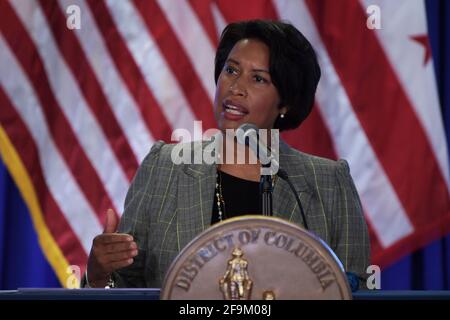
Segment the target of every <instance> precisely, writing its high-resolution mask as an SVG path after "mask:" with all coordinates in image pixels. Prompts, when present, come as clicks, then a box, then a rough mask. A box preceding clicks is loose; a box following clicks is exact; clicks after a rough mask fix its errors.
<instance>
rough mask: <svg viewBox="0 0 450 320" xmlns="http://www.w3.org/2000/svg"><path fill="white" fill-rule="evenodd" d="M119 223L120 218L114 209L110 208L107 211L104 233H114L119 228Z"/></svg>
mask: <svg viewBox="0 0 450 320" xmlns="http://www.w3.org/2000/svg"><path fill="white" fill-rule="evenodd" d="M118 224H119V219H118V218H117V215H116V213H115V212H114V210H113V209H108V211H106V222H105V228H104V230H103V233H114V232H116V230H117V225H118Z"/></svg>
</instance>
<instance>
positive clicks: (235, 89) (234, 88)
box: [230, 79, 247, 97]
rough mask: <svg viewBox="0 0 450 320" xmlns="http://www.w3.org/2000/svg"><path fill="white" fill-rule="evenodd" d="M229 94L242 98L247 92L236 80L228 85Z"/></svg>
mask: <svg viewBox="0 0 450 320" xmlns="http://www.w3.org/2000/svg"><path fill="white" fill-rule="evenodd" d="M230 92H231V93H232V94H233V95H234V96H243V97H246V96H247V90H246V89H245V86H243V85H242V83H240V81H239V79H236V80H235V81H233V83H232V84H231V85H230Z"/></svg>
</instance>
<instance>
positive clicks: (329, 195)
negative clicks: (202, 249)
mask: <svg viewBox="0 0 450 320" xmlns="http://www.w3.org/2000/svg"><path fill="white" fill-rule="evenodd" d="M205 145H206V143H195V144H194V147H193V148H194V151H199V150H198V148H204V147H205ZM173 147H174V144H165V143H164V142H162V141H160V142H157V143H156V144H155V145H154V146H153V147H152V149H151V151H150V153H149V154H148V155H147V157H146V158H145V159H144V161H143V162H142V164H141V166H140V167H139V170H138V171H137V174H136V176H135V177H134V179H133V182H132V184H131V187H130V189H129V191H128V194H127V197H126V200H125V211H124V213H123V216H122V219H121V221H120V225H119V232H124V233H128V234H131V235H133V237H134V239H135V241H136V242H137V244H138V250H139V254H138V255H137V256H136V257H135V260H134V263H133V264H132V265H131V266H129V267H126V268H123V269H121V270H118V271H117V272H115V273H114V274H113V277H114V278H115V281H116V285H117V286H119V287H160V286H161V284H162V282H163V280H164V276H165V273H166V271H167V269H168V268H169V266H170V264H171V262H172V261H173V260H174V258H175V257H176V255H177V254H178V253H179V252H180V251H181V250H182V249H183V247H184V246H186V245H187V244H188V243H189V242H190V241H191V240H192V239H193V238H194V237H195V236H197V235H198V234H199V233H201V232H202V231H203V230H205V229H207V228H208V227H209V226H210V223H211V215H212V208H213V201H214V189H215V181H216V166H215V165H208V164H181V165H176V164H174V163H173V162H172V161H171V151H172V149H173ZM279 157H280V159H279V160H280V166H281V167H282V168H284V169H285V170H286V172H287V173H288V175H289V177H290V178H291V180H292V183H293V184H294V186H295V188H296V190H297V192H298V194H299V197H300V201H301V203H302V205H303V208H304V211H305V214H306V219H307V221H308V226H309V229H310V230H311V231H312V232H314V233H315V234H316V235H318V236H319V237H321V238H322V239H323V240H324V241H325V242H326V243H327V244H328V245H329V246H330V248H331V249H332V250H333V251H334V252H335V253H336V255H337V256H338V258H339V259H340V260H341V262H342V264H343V266H344V268H345V269H346V271H350V272H354V273H355V274H357V275H358V276H359V277H362V278H366V276H365V275H366V268H367V266H368V264H369V239H368V232H367V225H366V222H365V220H364V217H363V213H362V209H361V203H360V200H359V197H358V194H357V191H356V189H355V186H354V184H353V181H352V178H351V176H350V173H349V167H348V165H347V162H346V161H344V160H339V161H332V160H328V159H323V158H319V157H315V156H312V155H308V154H305V153H302V152H299V151H297V150H295V149H293V148H291V147H289V146H288V145H287V144H286V143H284V142H283V141H280V155H279ZM273 215H274V216H276V217H280V218H283V219H286V220H289V221H291V222H294V223H297V224H299V225H302V219H301V215H300V210H299V208H298V206H297V202H296V200H295V197H294V195H293V194H292V192H291V190H290V189H289V186H288V184H287V183H286V182H285V181H283V180H281V179H277V181H276V183H275V185H274V189H273Z"/></svg>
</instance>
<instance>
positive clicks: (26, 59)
mask: <svg viewBox="0 0 450 320" xmlns="http://www.w3.org/2000/svg"><path fill="white" fill-rule="evenodd" d="M0 8H1V11H2V12H3V18H2V19H0V30H1V31H2V33H3V35H4V36H5V40H6V41H7V42H8V44H9V45H10V46H11V50H12V51H13V52H15V55H16V58H17V59H18V61H19V63H20V65H21V66H22V69H23V70H24V72H26V74H27V77H28V78H29V80H30V82H31V84H32V85H33V87H34V88H35V91H36V94H37V97H38V99H39V101H40V105H41V106H42V107H43V108H42V111H43V112H44V116H45V119H46V122H47V123H49V124H52V125H51V126H49V129H50V132H51V133H52V136H53V137H54V139H55V143H56V145H57V146H58V148H59V150H60V152H61V154H62V156H63V157H64V159H65V160H66V162H67V164H68V166H69V167H70V168H71V169H72V172H73V175H74V177H75V179H76V180H77V182H78V184H79V185H80V186H81V187H82V189H83V190H84V192H85V194H86V197H87V199H88V200H89V202H90V203H91V205H92V206H93V207H94V208H98V209H104V210H106V209H107V208H108V207H113V205H112V201H111V200H109V199H108V197H105V196H104V195H105V194H106V192H105V188H104V186H103V183H102V182H101V181H100V179H99V177H98V175H97V172H96V171H95V170H94V168H93V167H92V165H91V163H90V161H89V160H88V159H87V157H86V155H85V153H84V150H83V148H82V147H81V146H80V145H79V143H78V141H77V139H76V137H75V134H74V132H73V131H72V129H71V126H70V124H69V122H68V121H67V119H66V117H65V116H64V115H63V114H62V113H61V111H60V108H59V106H58V103H57V102H56V100H55V96H54V95H53V92H52V90H51V88H50V84H49V82H48V78H47V77H46V75H45V68H44V65H43V62H42V60H41V59H40V57H39V54H38V53H37V50H36V47H35V46H34V44H33V42H32V40H31V39H30V38H29V36H28V34H27V32H26V31H25V30H24V29H23V27H22V25H21V23H20V21H19V20H18V18H17V16H16V15H15V13H14V11H13V10H12V8H11V7H10V6H9V4H8V2H6V1H2V2H0ZM5 50H6V49H5ZM6 53H7V51H3V52H0V55H3V54H6ZM2 59H3V62H5V61H6V60H5V58H4V57H2ZM7 66H8V65H7V64H6V65H5V68H3V69H2V70H8V72H10V74H11V77H12V78H14V77H16V75H15V74H14V73H12V72H11V70H10V68H6V67H7ZM2 73H3V75H5V76H6V71H5V72H2ZM6 80H8V79H6ZM11 80H13V79H11ZM24 107H25V106H24ZM74 155H76V156H74Z"/></svg>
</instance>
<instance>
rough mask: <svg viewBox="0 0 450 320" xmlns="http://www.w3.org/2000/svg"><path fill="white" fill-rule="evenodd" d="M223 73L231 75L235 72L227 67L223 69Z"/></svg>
mask: <svg viewBox="0 0 450 320" xmlns="http://www.w3.org/2000/svg"><path fill="white" fill-rule="evenodd" d="M225 72H226V73H229V74H233V73H235V72H236V70H235V69H234V68H233V67H230V66H228V67H225Z"/></svg>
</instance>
